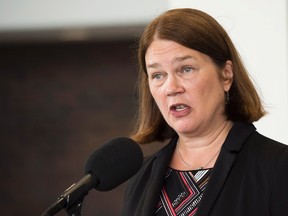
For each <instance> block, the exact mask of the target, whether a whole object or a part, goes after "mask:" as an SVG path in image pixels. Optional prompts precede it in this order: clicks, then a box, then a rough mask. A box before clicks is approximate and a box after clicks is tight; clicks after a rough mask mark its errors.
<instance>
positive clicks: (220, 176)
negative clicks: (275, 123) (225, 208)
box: [197, 123, 255, 216]
mask: <svg viewBox="0 0 288 216" xmlns="http://www.w3.org/2000/svg"><path fill="white" fill-rule="evenodd" d="M253 131H255V127H254V126H253V125H252V124H249V125H248V127H247V124H242V123H235V124H234V126H233V128H232V129H231V130H230V132H229V134H228V136H227V138H226V140H225V142H224V144H223V146H222V149H221V152H220V154H219V157H218V159H217V161H216V164H215V166H214V168H213V172H212V174H211V177H210V179H209V183H208V185H207V188H206V189H205V192H204V195H203V197H202V201H201V203H200V205H199V208H198V211H197V215H199V216H208V215H209V213H210V211H211V209H212V207H213V205H214V203H215V201H216V200H217V197H218V196H219V193H220V192H221V189H222V187H223V185H224V183H225V180H226V178H227V176H228V175H229V172H230V170H231V168H232V166H233V164H234V161H235V159H236V157H237V155H238V153H239V151H240V150H241V148H242V146H243V143H244V142H245V140H246V139H247V138H248V136H249V135H250V134H251V133H252V132H253Z"/></svg>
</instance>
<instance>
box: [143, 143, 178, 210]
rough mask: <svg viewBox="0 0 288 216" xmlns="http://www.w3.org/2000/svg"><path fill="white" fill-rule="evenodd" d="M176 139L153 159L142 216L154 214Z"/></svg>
mask: <svg viewBox="0 0 288 216" xmlns="http://www.w3.org/2000/svg"><path fill="white" fill-rule="evenodd" d="M177 139H178V137H174V138H173V139H172V140H171V141H170V143H169V144H168V145H167V146H166V147H165V148H164V149H163V151H160V152H159V153H158V154H157V155H156V157H155V160H154V162H153V167H152V170H151V173H152V174H153V176H151V177H150V179H149V182H148V185H149V187H148V188H147V194H146V197H149V199H146V200H145V202H146V203H144V204H143V206H145V210H144V211H145V213H144V214H143V215H154V213H155V209H156V204H157V202H158V199H159V194H160V192H161V188H162V183H163V178H164V175H165V173H166V171H167V167H168V166H169V163H170V159H171V157H172V154H173V152H174V149H175V146H176V142H177Z"/></svg>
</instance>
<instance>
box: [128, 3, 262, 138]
mask: <svg viewBox="0 0 288 216" xmlns="http://www.w3.org/2000/svg"><path fill="white" fill-rule="evenodd" d="M155 38H159V39H166V40H171V41H174V42H177V43H179V44H181V45H182V46H185V47H188V48H191V49H194V50H197V51H199V52H202V53H204V54H206V55H208V56H210V58H211V59H212V60H213V62H214V63H215V65H216V66H217V67H218V68H222V67H223V66H224V65H225V63H226V61H227V60H231V61H232V63H233V84H232V86H231V88H230V90H229V103H228V104H226V115H227V118H228V119H230V120H232V121H241V122H246V123H250V122H253V121H257V120H259V119H260V118H261V117H262V116H263V115H264V114H265V111H264V108H263V106H262V103H261V100H260V97H259V96H258V94H257V91H256V89H255V88H254V86H253V83H252V81H251V80H250V78H249V75H248V72H247V71H246V69H245V67H244V65H243V63H242V61H241V59H240V56H239V54H238V53H237V50H236V48H235V46H234V45H233V43H232V41H231V39H230V37H229V36H228V34H227V33H226V31H225V30H224V29H223V28H222V26H221V25H220V24H219V23H218V22H217V21H216V20H215V19H214V18H212V17H211V16H209V15H208V14H206V13H204V12H202V11H199V10H196V9H188V8H187V9H173V10H169V11H167V12H165V13H163V14H162V15H160V16H159V17H157V18H156V19H154V20H153V21H152V22H151V23H150V24H149V25H148V26H147V27H146V29H145V30H144V32H143V34H142V36H141V38H140V43H139V49H138V62H139V66H140V69H139V77H138V79H139V80H138V82H139V83H138V91H139V92H138V94H139V95H138V96H139V110H138V113H137V122H136V129H135V131H134V133H133V134H132V136H131V137H132V139H134V140H135V141H136V142H139V143H142V144H144V143H150V142H153V141H163V140H165V139H167V138H171V137H172V136H173V135H175V131H174V130H173V129H172V128H170V127H169V126H168V124H167V123H166V122H165V120H164V118H163V117H162V114H161V113H160V111H159V109H158V107H157V105H156V103H155V101H154V99H153V97H152V95H151V94H150V90H149V87H148V80H147V71H146V62H145V54H146V51H147V49H148V47H149V45H150V44H151V42H152V41H153V40H154V39H155Z"/></svg>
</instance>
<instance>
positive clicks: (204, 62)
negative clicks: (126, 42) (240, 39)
mask: <svg viewBox="0 0 288 216" xmlns="http://www.w3.org/2000/svg"><path fill="white" fill-rule="evenodd" d="M138 60H139V64H140V74H139V99H140V103H139V113H138V122H137V130H136V131H135V133H134V134H133V136H132V138H133V139H134V140H135V141H137V142H139V143H141V144H145V143H152V142H154V141H164V140H167V139H169V141H167V142H168V144H167V145H166V146H165V147H164V148H163V149H161V150H160V151H158V152H156V153H155V154H154V155H152V156H149V157H147V158H146V159H145V162H144V165H143V167H142V169H141V170H140V171H139V172H138V173H137V174H136V176H134V177H133V178H132V179H131V181H130V182H129V185H128V188H127V192H126V198H125V201H124V207H123V212H122V215H123V216H151V215H156V216H164V215H165V216H166V215H181V216H184V215H200V216H204V215H211V216H212V215H213V216H218V215H219V216H220V215H221V216H223V215H229V216H240V215H241V216H242V215H243V216H244V215H245V216H252V215H253V216H255V215H261V216H268V215H269V216H271V215H273V216H284V215H285V216H286V215H288V203H287V202H288V186H287V183H288V172H287V169H288V147H287V146H286V145H284V144H281V143H278V142H276V141H274V140H271V139H269V138H266V137H264V136H263V135H261V134H259V133H258V132H257V131H256V129H255V127H254V126H253V124H252V122H254V121H257V120H259V119H260V118H261V117H262V116H263V115H264V114H265V111H264V109H263V106H262V104H261V100H260V98H259V96H258V94H257V92H256V90H255V88H254V86H253V84H252V82H251V80H250V79H249V76H248V73H247V71H246V69H245V68H244V66H243V64H242V62H241V60H240V57H239V55H238V54H237V51H236V49H235V47H234V45H233V43H232V42H231V40H230V38H229V36H228V35H227V33H226V32H225V30H224V29H223V28H222V27H221V26H220V25H219V24H218V23H217V22H216V21H215V20H214V19H213V18H212V17H210V16H209V15H207V14H206V13H204V12H201V11H198V10H194V9H175V10H170V11H167V12H166V13H164V14H162V15H160V16H159V17H157V18H156V19H155V20H153V21H152V22H151V23H150V24H149V25H148V26H147V28H146V29H145V31H144V32H143V35H142V37H141V39H140V45H139V51H138Z"/></svg>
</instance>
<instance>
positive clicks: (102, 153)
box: [85, 137, 143, 191]
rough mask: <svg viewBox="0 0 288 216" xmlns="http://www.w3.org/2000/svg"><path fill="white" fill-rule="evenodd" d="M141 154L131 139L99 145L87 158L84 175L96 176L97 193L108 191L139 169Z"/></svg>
mask: <svg viewBox="0 0 288 216" xmlns="http://www.w3.org/2000/svg"><path fill="white" fill-rule="evenodd" d="M142 163H143V153H142V150H141V148H140V146H139V145H138V144H137V143H136V142H134V141H133V140H132V139H130V138H127V137H119V138H114V139H111V140H109V141H108V142H107V143H105V144H103V145H101V146H100V147H99V148H98V149H96V150H95V151H94V152H93V153H92V154H91V155H90V157H89V158H88V160H87V163H86V166H85V173H86V174H88V173H89V174H91V175H94V176H96V178H97V179H98V181H99V182H98V184H97V185H96V186H95V187H94V188H95V189H96V190H99V191H108V190H112V189H113V188H115V187H117V186H118V185H120V184H122V183H123V182H125V181H126V180H128V179H129V178H131V177H132V176H133V175H134V174H136V172H138V170H139V169H140V168H141V166H142Z"/></svg>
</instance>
